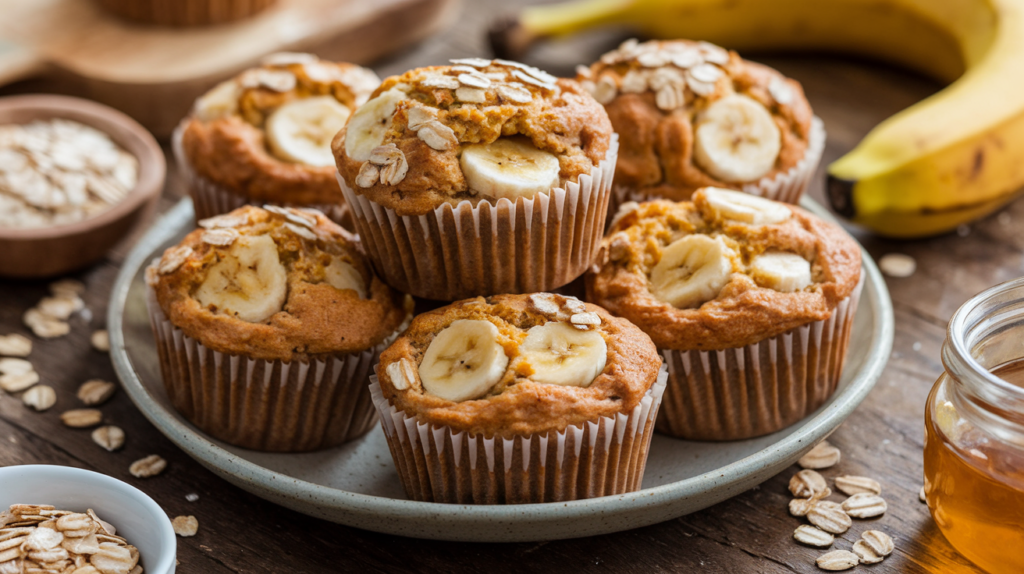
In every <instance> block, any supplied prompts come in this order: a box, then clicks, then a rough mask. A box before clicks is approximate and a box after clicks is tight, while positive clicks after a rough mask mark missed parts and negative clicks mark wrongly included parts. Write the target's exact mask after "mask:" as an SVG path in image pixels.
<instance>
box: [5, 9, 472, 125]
mask: <svg viewBox="0 0 1024 574" xmlns="http://www.w3.org/2000/svg"><path fill="white" fill-rule="evenodd" d="M458 5H459V0H372V1H369V0H279V2H278V3H277V4H276V5H275V6H273V7H272V8H270V9H269V10H267V11H265V12H262V13H260V14H259V15H257V16H255V17H253V18H250V19H247V20H244V21H241V22H236V23H232V24H227V25H221V26H209V27H201V28H164V27H153V26H142V25H135V24H131V23H128V22H126V21H123V20H119V19H117V18H116V17H113V16H111V15H109V14H107V13H106V12H103V11H102V10H101V9H100V8H99V7H98V6H97V5H96V4H95V3H93V2H91V1H89V0H0V15H2V16H0V85H3V84H6V83H10V82H13V81H15V80H20V79H24V78H28V77H34V76H46V77H48V78H50V79H54V80H56V81H57V82H58V83H59V84H60V86H61V89H62V90H66V91H68V92H71V93H75V94H78V95H83V96H86V97H90V98H92V99H95V100H98V101H100V102H103V103H105V104H108V105H111V106H113V107H115V108H118V109H120V110H122V111H124V112H126V113H128V114H129V115H131V116H133V117H134V118H136V119H137V120H139V122H140V123H142V124H143V125H144V126H146V127H147V128H149V129H150V130H151V131H153V132H154V133H155V134H157V135H158V136H166V135H167V134H169V133H170V132H171V130H173V129H174V126H175V125H176V124H177V123H178V121H179V120H180V119H181V118H182V117H183V116H184V115H185V113H186V112H187V111H188V109H189V106H190V105H191V104H192V101H193V100H195V98H196V97H197V96H199V95H200V94H202V93H203V92H204V91H205V90H207V89H208V88H210V87H211V86H213V85H214V84H215V83H216V82H217V81H219V80H221V79H224V78H226V77H228V76H231V75H233V74H235V73H237V72H238V71H240V70H242V69H244V68H246V67H248V66H250V65H252V64H253V63H255V62H256V61H258V60H259V59H260V58H261V57H263V56H265V55H267V54H269V53H272V52H278V51H306V52H313V53H316V54H318V55H319V56H320V57H322V58H325V59H331V60H342V61H349V62H356V63H367V62H370V61H372V60H374V59H376V58H378V57H380V56H383V55H385V54H388V53H391V52H394V51H395V50H398V49H399V48H402V47H404V46H408V45H409V44H412V43H414V42H417V41H419V40H421V39H423V38H424V37H426V36H427V35H429V34H431V33H432V32H435V31H437V30H438V29H439V28H441V27H442V26H443V25H444V24H446V23H447V22H448V21H450V20H451V19H452V17H453V16H454V15H455V13H456V12H457V10H458Z"/></svg>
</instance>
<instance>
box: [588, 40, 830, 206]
mask: <svg viewBox="0 0 1024 574" xmlns="http://www.w3.org/2000/svg"><path fill="white" fill-rule="evenodd" d="M684 66H685V67H684ZM701 66H709V67H710V68H711V69H714V70H718V71H717V72H715V73H712V74H711V75H712V76H713V75H715V74H717V75H718V76H719V77H718V79H717V80H714V81H712V82H702V81H700V80H698V79H696V78H695V77H694V74H693V73H692V71H693V70H695V69H697V68H698V67H701ZM697 75H698V76H699V75H700V74H699V72H698V74H697ZM577 79H578V80H579V81H580V83H581V84H582V85H583V86H584V87H585V88H586V89H588V90H590V91H591V93H593V94H594V95H595V97H597V99H598V101H600V102H602V103H603V104H604V106H605V109H606V110H607V112H608V117H609V118H610V119H611V123H612V126H613V127H614V129H615V131H616V132H617V133H618V134H619V138H620V139H619V144H620V147H619V158H618V163H617V165H616V171H615V184H616V185H618V186H622V187H625V188H628V189H630V190H632V191H636V192H641V193H642V194H644V195H647V196H650V197H664V198H667V199H671V200H674V201H681V200H686V199H689V198H690V196H691V195H692V193H693V192H694V191H695V190H697V189H699V188H701V187H705V186H714V187H726V188H730V187H731V188H735V189H738V188H739V187H740V186H742V182H741V183H735V182H733V183H729V182H725V181H720V180H718V179H716V178H715V177H714V176H712V175H711V174H710V173H708V172H707V171H706V170H704V169H703V168H701V166H700V165H698V164H697V162H696V161H695V160H694V152H693V148H694V126H695V123H696V120H697V118H698V117H699V116H700V115H701V113H702V112H703V111H704V110H706V109H707V108H708V106H709V105H711V104H712V103H714V102H715V101H718V100H720V99H722V98H723V97H726V96H728V95H731V94H742V95H746V96H748V97H750V98H752V99H753V100H755V101H757V102H758V103H760V104H761V105H763V106H764V107H765V108H766V109H767V110H768V111H769V112H770V113H771V115H772V118H773V120H774V122H775V125H776V126H777V127H778V129H779V132H780V135H781V149H780V152H779V155H778V157H777V158H776V161H775V166H774V168H773V169H772V170H771V171H769V172H768V173H767V174H765V175H764V176H763V177H762V178H761V179H764V180H770V179H772V178H774V177H775V176H776V175H778V174H781V173H785V172H787V171H788V170H790V169H792V168H793V167H795V166H796V165H797V163H799V162H800V160H801V159H803V157H804V155H805V153H806V151H807V147H808V143H809V138H810V132H811V120H812V118H813V114H812V112H811V108H810V104H808V102H807V99H806V98H805V97H804V93H803V89H802V87H801V86H800V84H799V83H798V82H796V81H794V80H791V79H788V78H785V77H784V76H782V74H780V73H779V72H777V71H775V70H773V69H771V68H769V67H767V66H764V65H761V64H757V63H755V62H750V61H747V60H744V59H742V58H740V57H739V55H738V54H736V52H732V51H726V50H724V49H723V48H720V47H718V46H715V45H713V44H709V43H707V42H694V41H689V40H670V41H650V42H644V43H642V44H638V43H637V42H636V41H635V40H631V41H627V42H626V43H624V44H623V45H622V46H621V47H620V48H619V49H617V50H614V51H612V52H609V53H607V54H605V55H604V56H602V58H601V60H600V61H598V62H596V63H594V64H593V65H591V66H590V67H586V66H581V67H580V68H579V69H578V73H577Z"/></svg>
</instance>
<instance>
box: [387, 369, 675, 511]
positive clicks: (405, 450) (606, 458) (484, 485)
mask: <svg viewBox="0 0 1024 574" xmlns="http://www.w3.org/2000/svg"><path fill="white" fill-rule="evenodd" d="M667 377H668V371H667V370H666V368H665V365H664V364H662V366H661V370H660V372H659V373H658V378H657V380H656V381H655V383H654V384H653V385H651V388H650V389H648V391H647V393H645V394H644V396H643V398H642V399H641V400H640V403H639V404H638V405H637V406H636V407H634V408H633V409H632V410H631V411H630V412H628V413H618V414H616V415H615V416H611V417H599V418H597V419H595V420H593V421H589V422H586V423H584V424H582V425H580V426H569V427H568V428H566V429H564V430H562V431H560V432H555V431H551V432H547V433H544V434H532V435H528V436H515V437H512V438H503V437H498V436H496V437H492V438H487V437H485V436H481V435H473V434H470V433H468V432H466V431H455V430H453V429H452V428H451V427H448V426H436V425H429V424H426V423H421V422H418V421H417V420H416V418H415V417H412V416H409V415H407V414H406V413H404V412H403V411H400V410H398V409H396V408H395V407H394V406H392V405H391V403H390V402H389V401H388V400H387V399H386V398H384V395H383V393H382V391H381V389H380V384H379V383H378V382H377V377H376V375H374V376H372V377H371V383H370V393H371V394H372V396H373V404H374V406H375V407H376V409H377V411H378V413H379V415H380V420H381V426H382V427H383V429H384V435H385V437H386V438H387V442H388V447H389V448H390V450H391V456H392V458H393V459H394V463H395V470H396V471H397V472H398V476H399V478H400V479H401V481H402V485H403V486H404V487H405V492H406V494H407V495H408V497H409V498H411V499H413V500H419V501H429V502H444V503H452V504H533V503H541V502H562V501H568V500H579V499H583V498H595V497H598V496H609V495H613V494H622V493H626V492H633V491H636V490H639V489H640V486H641V484H642V482H643V477H644V468H645V467H646V464H647V453H648V450H649V448H650V444H651V436H652V435H653V434H654V424H655V423H654V421H655V417H656V416H657V413H658V405H659V404H660V403H661V398H662V394H663V393H664V391H665V385H666V379H667Z"/></svg>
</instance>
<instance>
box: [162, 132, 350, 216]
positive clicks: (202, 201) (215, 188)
mask: <svg viewBox="0 0 1024 574" xmlns="http://www.w3.org/2000/svg"><path fill="white" fill-rule="evenodd" d="M183 128H184V123H182V124H180V125H179V126H178V127H177V128H175V130H174V134H173V135H172V136H171V148H172V149H173V151H174V159H175V162H176V163H177V164H178V171H179V172H180V173H181V176H182V178H183V179H184V180H185V185H186V186H187V187H188V194H189V196H190V197H191V198H192V207H193V209H194V210H195V214H196V221H199V220H201V219H206V218H208V217H214V216H217V215H221V214H224V213H227V212H229V211H233V210H235V209H238V208H239V207H242V206H243V205H255V206H257V207H263V206H264V205H266V204H271V205H277V206H280V207H311V208H313V209H318V210H320V211H322V212H323V214H324V215H326V216H327V217H328V218H329V219H330V220H331V221H333V222H335V223H337V224H338V225H340V226H342V227H344V228H345V229H348V230H349V231H354V230H355V228H354V226H353V223H352V212H351V210H350V209H349V208H348V205H346V204H345V202H344V201H342V200H341V199H339V200H338V203H310V204H299V203H280V202H271V201H259V200H253V199H250V198H248V197H245V196H242V195H239V194H237V193H235V192H234V191H231V190H230V189H227V188H226V187H224V186H221V185H218V184H216V183H214V182H212V181H210V180H209V179H207V178H205V177H203V176H201V175H199V174H198V173H196V172H195V170H194V169H192V165H191V164H190V163H189V161H188V156H186V155H185V151H184V148H182V145H181V137H182V131H183Z"/></svg>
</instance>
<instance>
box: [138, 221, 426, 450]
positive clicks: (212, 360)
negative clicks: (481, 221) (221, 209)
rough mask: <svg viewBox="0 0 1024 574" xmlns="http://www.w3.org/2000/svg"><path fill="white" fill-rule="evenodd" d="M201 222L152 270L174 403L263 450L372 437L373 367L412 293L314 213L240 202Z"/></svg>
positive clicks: (220, 435) (197, 420)
mask: <svg viewBox="0 0 1024 574" xmlns="http://www.w3.org/2000/svg"><path fill="white" fill-rule="evenodd" d="M200 225H201V228H200V229H197V230H195V231H193V232H192V233H190V234H188V235H187V236H186V237H185V239H183V240H182V241H181V243H179V244H178V245H176V246H174V247H171V248H169V249H167V250H166V251H165V252H164V254H163V256H162V257H161V258H160V259H159V260H156V261H154V262H153V264H152V265H150V266H149V267H148V268H147V269H146V282H147V284H148V285H149V287H150V289H149V290H148V300H147V303H148V304H149V311H150V318H151V321H152V325H153V331H154V334H155V336H156V339H157V349H158V351H159V355H160V367H161V371H162V374H163V379H164V385H165V387H166V389H167V393H168V395H169V396H170V399H171V403H172V404H173V405H174V407H175V408H176V409H178V411H179V412H181V414H182V415H184V416H185V417H186V418H187V419H188V420H190V421H191V422H192V423H193V424H195V425H196V426H197V427H199V428H200V429H202V430H203V431H205V432H207V433H208V434H210V435H212V436H213V437H215V438H217V439H219V440H222V441H225V442H228V443H231V444H234V445H237V446H242V447H245V448H252V449H257V450H268V451H279V452H298V451H308V450H314V449H319V448H325V447H328V446H334V445H337V444H341V443H343V442H345V441H347V440H351V439H352V438H355V437H358V436H360V435H362V434H364V433H366V432H367V431H368V430H369V429H370V428H371V427H372V426H373V422H374V413H373V408H372V406H371V402H370V395H369V390H368V387H367V386H368V385H369V376H370V374H371V369H370V368H371V366H372V365H373V364H374V363H375V362H376V360H377V357H378V355H379V353H380V351H381V350H382V349H383V348H384V347H385V346H387V344H388V343H389V342H390V341H391V340H392V339H393V338H394V336H396V335H397V332H398V331H399V330H400V328H401V327H402V325H403V323H404V322H406V321H407V320H408V319H409V318H410V317H411V311H412V298H411V297H408V296H407V295H403V294H401V293H398V292H396V291H395V290H393V289H391V288H390V287H388V286H387V285H385V284H384V283H383V282H382V281H381V280H380V279H378V278H377V277H376V276H375V275H374V274H373V272H372V269H371V267H370V265H369V264H368V263H367V262H366V260H365V259H364V257H363V255H362V253H361V252H360V250H359V245H358V243H357V240H355V239H354V238H353V237H352V236H351V235H350V234H349V233H347V232H346V231H345V230H344V229H342V228H341V227H339V226H338V225H337V224H335V223H333V222H331V221H330V220H329V219H327V217H325V216H324V215H323V214H322V213H319V212H316V211H314V210H310V209H296V208H280V207H274V206H267V207H266V208H265V209H261V208H258V207H252V206H244V207H241V208H239V209H236V210H235V211H232V212H230V213H228V214H225V215H220V216H217V217H214V218H212V219H205V220H202V221H200Z"/></svg>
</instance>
